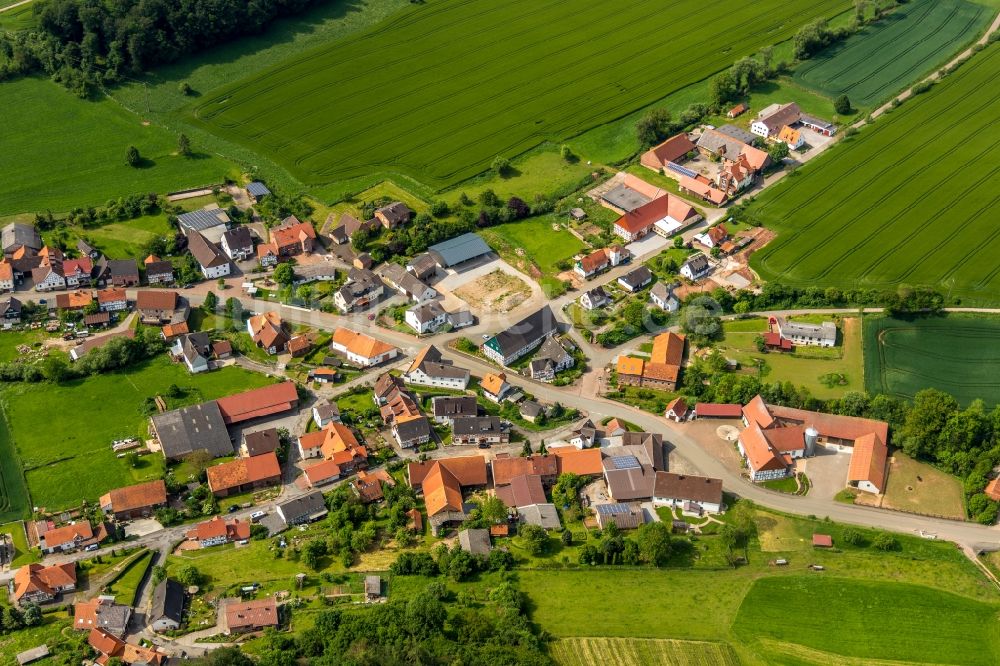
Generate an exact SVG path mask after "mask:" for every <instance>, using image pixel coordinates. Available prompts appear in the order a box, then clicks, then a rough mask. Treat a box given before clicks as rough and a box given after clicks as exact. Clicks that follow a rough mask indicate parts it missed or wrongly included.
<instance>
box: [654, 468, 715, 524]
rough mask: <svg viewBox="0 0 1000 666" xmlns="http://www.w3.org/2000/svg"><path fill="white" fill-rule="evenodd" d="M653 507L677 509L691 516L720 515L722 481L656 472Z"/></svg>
mask: <svg viewBox="0 0 1000 666" xmlns="http://www.w3.org/2000/svg"><path fill="white" fill-rule="evenodd" d="M653 505H654V506H669V507H671V508H679V509H680V510H681V512H682V513H685V514H687V515H692V516H701V515H704V514H706V513H720V512H721V511H722V480H721V479H711V478H708V477H704V476H691V475H687V474H674V473H673V472H657V473H656V482H655V483H654V485H653Z"/></svg>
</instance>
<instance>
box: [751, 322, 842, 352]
mask: <svg viewBox="0 0 1000 666" xmlns="http://www.w3.org/2000/svg"><path fill="white" fill-rule="evenodd" d="M768 328H769V332H772V333H773V332H775V329H777V333H778V336H779V337H780V338H781V339H782V340H788V341H789V342H790V343H792V344H793V345H812V346H816V347H833V346H836V344H837V325H836V324H834V323H833V322H832V321H824V322H823V323H821V324H810V323H807V322H800V321H789V320H787V319H786V318H784V317H777V316H775V317H771V318H769V319H768Z"/></svg>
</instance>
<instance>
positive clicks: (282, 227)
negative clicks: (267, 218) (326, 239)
mask: <svg viewBox="0 0 1000 666" xmlns="http://www.w3.org/2000/svg"><path fill="white" fill-rule="evenodd" d="M271 242H272V243H274V245H275V246H276V247H277V248H278V256H279V257H294V256H295V255H297V254H309V253H311V252H312V251H313V250H315V249H316V230H315V229H314V228H313V225H312V223H311V222H300V221H299V219H298V218H297V217H295V216H294V215H291V216H289V217H286V218H285V219H284V220H282V221H281V224H279V225H278V226H276V227H274V228H273V229H271Z"/></svg>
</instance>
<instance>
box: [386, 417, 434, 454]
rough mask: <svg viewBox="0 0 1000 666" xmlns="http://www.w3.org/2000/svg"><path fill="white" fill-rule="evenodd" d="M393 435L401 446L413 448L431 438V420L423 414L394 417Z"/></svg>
mask: <svg viewBox="0 0 1000 666" xmlns="http://www.w3.org/2000/svg"><path fill="white" fill-rule="evenodd" d="M391 427H392V436H393V437H394V438H395V439H396V442H397V443H398V444H399V446H400V448H403V449H412V448H415V447H417V446H420V445H421V444H426V443H427V442H429V441H430V440H431V425H430V421H428V420H427V417H426V416H424V415H423V414H419V413H417V414H407V415H405V416H400V417H398V418H395V419H393V421H392V426H391Z"/></svg>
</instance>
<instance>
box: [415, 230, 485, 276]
mask: <svg viewBox="0 0 1000 666" xmlns="http://www.w3.org/2000/svg"><path fill="white" fill-rule="evenodd" d="M427 251H428V252H429V253H430V255H431V256H432V257H434V260H435V261H437V263H438V266H441V267H442V268H448V267H449V266H454V265H455V264H460V263H462V262H463V261H468V260H469V259H475V258H476V257H481V256H483V255H484V254H489V253H490V252H492V251H493V250H492V249H491V248H490V246H489V245H487V244H486V241H484V240H483V239H482V237H481V236H479V234H474V233H471V232H470V233H467V234H462V235H461V236H456V237H455V238H452V239H450V240H446V241H444V242H441V243H438V244H437V245H431V246H430V247H429V248H427Z"/></svg>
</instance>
